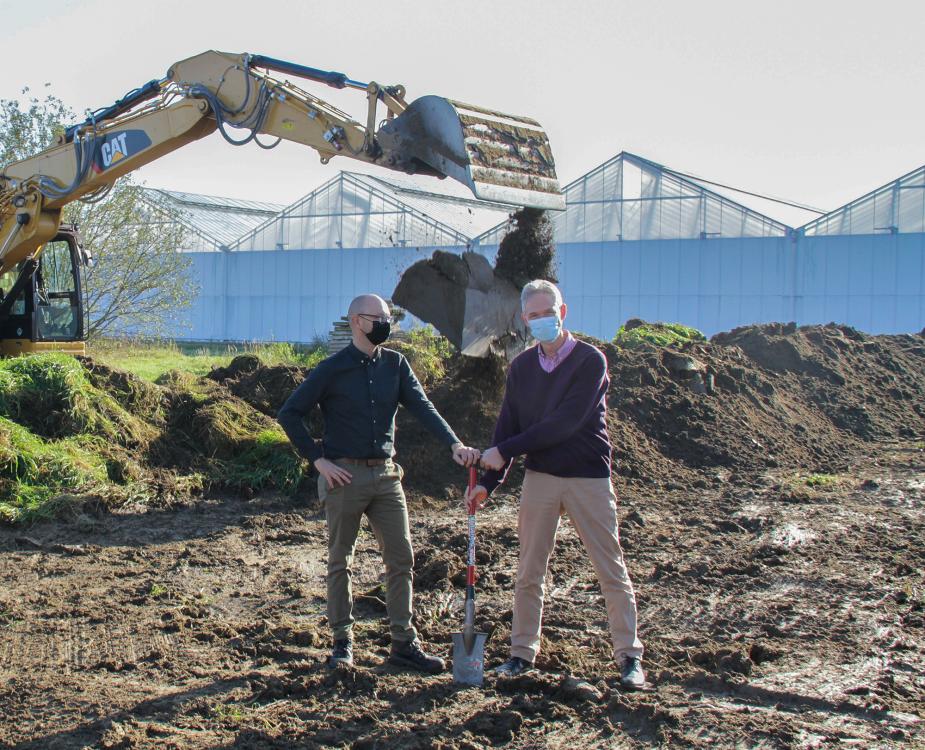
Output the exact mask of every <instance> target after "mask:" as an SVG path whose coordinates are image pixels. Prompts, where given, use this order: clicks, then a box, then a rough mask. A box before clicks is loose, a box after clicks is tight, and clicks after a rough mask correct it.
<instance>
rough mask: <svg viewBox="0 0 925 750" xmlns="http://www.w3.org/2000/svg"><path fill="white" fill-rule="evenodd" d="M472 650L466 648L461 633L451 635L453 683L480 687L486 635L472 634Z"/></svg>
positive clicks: (483, 668)
mask: <svg viewBox="0 0 925 750" xmlns="http://www.w3.org/2000/svg"><path fill="white" fill-rule="evenodd" d="M473 636H474V638H473V641H472V648H471V649H470V648H466V637H465V635H464V634H463V633H453V682H458V683H460V684H463V685H481V684H482V681H483V679H484V677H485V641H487V640H488V634H487V633H474V634H473Z"/></svg>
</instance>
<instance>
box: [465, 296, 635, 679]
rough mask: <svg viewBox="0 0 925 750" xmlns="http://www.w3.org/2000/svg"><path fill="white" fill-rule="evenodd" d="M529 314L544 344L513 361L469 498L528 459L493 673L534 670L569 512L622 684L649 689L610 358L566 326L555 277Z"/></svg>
mask: <svg viewBox="0 0 925 750" xmlns="http://www.w3.org/2000/svg"><path fill="white" fill-rule="evenodd" d="M521 310H522V315H523V319H524V322H525V323H526V324H527V326H528V328H529V329H530V333H531V334H532V335H533V337H534V338H535V339H536V340H537V341H538V342H539V344H538V345H537V346H535V347H532V348H530V349H527V350H526V351H525V352H523V353H522V354H520V355H519V356H517V357H516V358H515V359H514V361H513V362H512V363H511V367H510V370H509V372H508V376H507V385H506V388H505V393H504V403H503V404H502V406H501V413H500V414H499V416H498V422H497V424H496V425H495V433H494V438H493V441H492V442H493V447H492V448H489V449H488V450H487V451H485V453H483V454H482V465H483V466H484V467H485V468H486V469H487V471H485V473H484V474H483V475H482V477H481V479H480V482H479V484H478V486H476V487H475V489H474V490H472V492H471V493H468V494H467V498H466V500H467V502H475V503H478V504H481V503H483V502H484V501H485V499H486V498H487V496H488V495H489V494H490V493H491V492H492V491H493V490H494V489H495V488H496V487H497V486H498V485H499V484H501V482H503V481H504V478H505V476H506V474H507V471H508V469H509V468H510V466H511V461H512V460H513V459H514V458H515V457H517V456H520V455H526V464H525V465H526V470H527V472H526V476H525V478H524V484H523V490H522V492H521V497H520V512H519V514H518V519H517V530H518V536H519V539H520V561H519V564H518V568H517V583H516V584H515V587H514V621H513V624H512V626H511V658H510V659H509V660H508V661H507V662H505V663H504V664H502V665H501V666H499V667H498V668H497V669H496V670H495V671H496V672H498V673H500V674H507V675H517V674H520V673H521V672H524V671H526V670H528V669H532V667H533V662H534V660H535V659H536V655H537V654H538V653H539V649H540V628H541V622H542V617H543V595H544V593H545V583H544V581H545V578H546V568H547V566H548V564H549V557H550V555H551V554H552V550H553V547H554V546H555V543H556V530H557V529H558V527H559V517H560V515H561V513H562V512H563V511H564V512H565V513H567V514H568V516H569V518H571V520H572V523H573V524H574V526H575V529H576V531H577V532H578V536H579V537H580V538H581V541H582V543H583V544H584V547H585V549H586V550H587V552H588V556H589V557H590V558H591V563H592V564H593V566H594V570H595V572H596V573H597V577H598V580H599V581H600V585H601V591H602V592H603V594H604V600H605V601H606V603H607V617H608V620H609V621H610V633H611V637H612V639H613V649H614V657H615V658H616V660H617V662H618V664H619V665H620V683H621V685H622V686H623V687H625V688H628V689H639V688H642V687H644V686H645V674H644V672H643V670H642V652H643V646H642V642H641V641H640V640H639V637H638V635H637V633H636V595H635V594H634V592H633V584H632V583H631V582H630V578H629V574H628V573H627V570H626V566H625V565H624V563H623V550H622V548H621V547H620V537H619V530H618V528H617V499H616V496H615V494H614V491H613V486H612V485H611V482H610V470H611V467H610V438H609V437H608V435H607V423H606V419H607V405H606V398H607V387H608V385H609V383H610V378H609V376H608V374H607V360H606V359H605V357H604V354H603V353H602V352H601V351H600V350H599V349H597V348H595V347H593V346H591V345H590V344H586V343H584V342H582V341H578V340H576V339H575V338H574V337H573V336H572V335H571V334H570V333H569V332H568V331H566V330H565V329H564V328H563V327H562V322H563V320H564V319H565V313H566V306H565V304H563V302H562V294H561V293H560V292H559V289H558V288H557V287H556V286H555V285H554V284H552V283H550V282H549V281H544V280H537V281H531V282H530V283H529V284H527V286H525V287H524V290H523V293H522V294H521Z"/></svg>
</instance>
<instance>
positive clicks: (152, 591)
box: [148, 583, 170, 599]
mask: <svg viewBox="0 0 925 750" xmlns="http://www.w3.org/2000/svg"><path fill="white" fill-rule="evenodd" d="M168 593H170V592H169V590H168V588H167V587H166V586H163V585H161V584H160V583H152V584H151V588H149V589H148V598H149V599H162V598H163V597H165V596H167V594H168Z"/></svg>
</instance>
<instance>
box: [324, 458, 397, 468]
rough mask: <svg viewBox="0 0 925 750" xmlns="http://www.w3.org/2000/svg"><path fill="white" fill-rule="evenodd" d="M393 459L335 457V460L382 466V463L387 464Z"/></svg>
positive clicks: (360, 464)
mask: <svg viewBox="0 0 925 750" xmlns="http://www.w3.org/2000/svg"><path fill="white" fill-rule="evenodd" d="M391 460H392V459H390V458H338V459H335V462H336V461H343V462H344V463H348V464H354V465H355V466H382V464H386V463H388V462H389V461H391Z"/></svg>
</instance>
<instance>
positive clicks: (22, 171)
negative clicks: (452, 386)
mask: <svg viewBox="0 0 925 750" xmlns="http://www.w3.org/2000/svg"><path fill="white" fill-rule="evenodd" d="M274 74H275V75H274ZM279 74H283V75H285V76H291V77H293V78H297V79H303V80H307V81H312V82H315V83H322V84H325V85H327V86H332V87H334V88H351V89H358V90H362V91H364V92H365V94H366V100H367V107H366V119H365V122H362V123H361V122H358V121H357V120H355V119H353V118H351V117H350V116H349V115H348V114H347V113H345V112H342V111H341V110H339V109H337V108H336V107H334V106H332V105H331V104H329V103H328V102H326V101H324V100H323V99H321V98H319V97H317V96H315V95H314V94H312V93H309V92H308V91H305V90H304V89H302V88H301V87H300V86H298V85H296V84H295V83H293V82H292V81H291V80H289V79H288V78H285V79H283V78H281V77H279ZM216 130H218V131H219V132H220V133H221V135H222V136H223V137H224V138H225V140H227V141H228V142H229V143H231V144H233V145H238V146H240V145H244V144H247V143H250V142H251V141H254V142H256V143H257V144H258V145H259V146H261V147H263V148H272V147H273V146H275V145H276V144H277V143H279V142H280V141H282V140H287V141H292V142H295V143H301V144H303V145H306V146H309V147H311V148H313V149H315V150H316V151H317V152H318V153H319V155H320V157H321V161H322V162H323V163H327V162H328V161H330V160H331V159H332V158H334V157H335V156H345V157H347V158H350V159H357V160H360V161H364V162H367V163H369V164H374V165H377V166H380V167H384V168H386V169H393V170H398V171H402V172H406V173H409V174H421V175H431V176H435V177H440V178H444V177H450V178H452V179H455V180H458V181H459V182H461V183H463V184H464V185H466V186H467V187H468V188H469V189H470V190H471V191H472V192H473V193H474V194H475V195H476V196H477V197H479V198H484V199H486V200H491V201H494V202H501V203H508V204H511V205H513V206H530V207H535V208H543V209H562V208H564V207H565V201H564V198H563V196H562V194H561V192H560V190H559V184H558V181H557V179H556V172H555V165H554V162H553V158H552V152H551V150H550V147H549V140H548V138H547V137H546V134H545V133H544V132H543V129H542V127H540V125H539V123H537V122H536V121H535V120H530V119H528V118H525V117H517V116H513V115H506V114H503V113H501V112H496V111H494V110H489V109H484V108H481V107H475V106H472V105H468V104H462V103H461V102H457V101H453V100H451V99H446V98H443V97H439V96H424V97H421V98H419V99H416V100H415V101H413V102H411V103H410V104H409V103H407V102H406V101H405V89H404V87H402V86H382V85H380V84H378V83H375V82H369V83H363V82H360V81H355V80H353V79H351V78H349V77H348V76H346V75H344V74H343V73H336V72H332V71H324V70H319V69H317V68H310V67H307V66H304V65H299V64H296V63H290V62H285V61H283V60H277V59H275V58H271V57H265V56H261V55H250V54H228V53H223V52H215V51H208V52H203V53H202V54H199V55H196V56H194V57H190V58H188V59H186V60H181V61H179V62H177V63H175V64H174V65H172V66H171V67H170V69H169V70H168V71H167V74H166V76H165V77H164V78H162V79H158V80H153V81H149V82H148V83H146V84H144V85H143V86H140V87H139V88H137V89H135V90H134V91H131V92H129V93H128V94H126V95H125V96H124V97H123V98H122V99H120V100H118V101H117V102H115V103H114V104H112V105H110V106H107V107H104V108H101V109H98V110H95V111H94V112H92V113H90V114H89V115H88V117H87V119H86V120H85V121H84V122H81V123H78V124H76V125H73V126H71V127H69V128H67V129H66V130H65V132H64V133H63V134H62V135H61V136H60V137H59V138H58V140H57V142H56V143H55V144H53V145H52V146H50V147H49V148H47V149H45V150H44V151H42V152H40V153H38V154H35V155H34V156H31V157H28V158H26V159H23V160H21V161H17V162H13V163H12V164H8V165H6V166H5V167H4V168H3V169H2V171H0V279H3V278H5V277H6V275H7V274H8V273H10V272H14V271H15V273H17V274H18V275H19V276H18V278H17V280H16V282H15V284H14V285H13V286H12V287H11V289H15V293H16V297H17V298H16V300H13V299H12V298H10V299H4V296H3V293H9V291H10V290H7V289H2V288H0V349H3V350H10V351H29V350H33V351H34V350H36V349H37V348H41V347H42V346H45V343H44V342H54V343H53V344H49V345H53V346H54V347H57V348H64V347H65V345H66V344H67V342H68V341H70V340H72V339H74V338H75V337H81V336H82V333H81V331H82V330H83V328H82V327H81V326H82V322H81V324H80V325H77V324H76V323H74V322H73V321H74V319H76V318H79V319H80V320H81V321H82V320H83V312H82V308H81V301H80V294H79V289H80V283H79V282H80V279H79V266H80V265H81V263H83V262H84V261H85V256H84V254H83V252H82V250H81V248H80V247H79V243H78V242H77V239H76V233H74V232H69V231H61V227H60V224H61V212H62V209H63V208H64V207H65V206H66V205H67V204H68V203H71V202H72V201H75V200H85V201H88V200H98V199H101V198H102V197H104V196H105V193H106V191H108V189H109V188H111V187H112V185H113V183H114V182H115V181H116V180H117V179H118V178H119V177H121V176H123V175H125V174H128V173H129V172H132V171H133V170H135V169H138V168H139V167H142V166H144V165H145V164H148V163H150V162H152V161H154V160H155V159H158V158H160V157H161V156H163V155H165V154H168V153H170V152H172V151H175V150H176V149H178V148H181V147H182V146H185V145H186V144H188V143H191V142H192V141H195V140H197V139H199V138H203V137H204V136H207V135H209V134H210V133H213V132H215V131H216ZM261 138H263V139H265V140H263V141H262V140H261ZM274 138H275V139H276V140H275V141H274V140H272V139H274ZM46 248H49V249H46ZM43 253H48V254H49V255H50V256H54V258H56V259H63V258H65V257H68V258H70V260H69V261H68V262H69V263H70V265H71V267H72V269H73V273H72V274H71V275H72V276H73V283H70V284H69V286H68V288H67V289H66V290H59V291H56V292H53V294H56V295H57V297H49V296H48V295H47V294H46V293H45V292H46V290H44V289H41V288H39V286H40V285H41V284H42V281H41V280H42V278H43V275H42V260H41V258H40V256H41V255H42V254H43ZM51 262H52V259H51V258H49V265H50V264H51ZM30 285H31V286H30ZM55 300H57V302H55ZM56 305H57V306H58V307H59V308H60V309H59V310H52V309H51V308H54V307H55V306H56ZM67 316H69V317H68V318H67V319H68V320H69V321H71V323H69V324H68V325H64V324H63V323H62V322H61V321H62V320H64V318H65V317H67ZM11 344H15V345H11Z"/></svg>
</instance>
